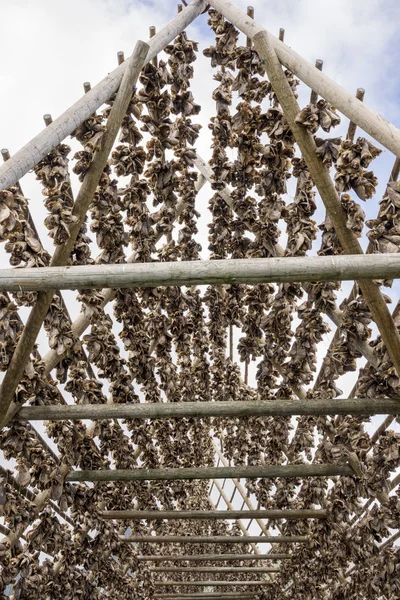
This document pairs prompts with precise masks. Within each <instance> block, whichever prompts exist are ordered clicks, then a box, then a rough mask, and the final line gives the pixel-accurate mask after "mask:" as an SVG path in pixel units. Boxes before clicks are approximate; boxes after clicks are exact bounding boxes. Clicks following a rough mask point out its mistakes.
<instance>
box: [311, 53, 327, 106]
mask: <svg viewBox="0 0 400 600" xmlns="http://www.w3.org/2000/svg"><path fill="white" fill-rule="evenodd" d="M323 65H324V62H323V61H322V60H321V59H319V58H317V60H316V61H315V68H316V69H318V71H322V67H323ZM317 100H318V94H317V92H315V91H314V90H311V96H310V104H316V102H317Z"/></svg>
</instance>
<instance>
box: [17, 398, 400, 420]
mask: <svg viewBox="0 0 400 600" xmlns="http://www.w3.org/2000/svg"><path fill="white" fill-rule="evenodd" d="M399 413H400V403H399V401H398V400H395V399H391V398H376V399H375V400H374V399H371V398H333V399H332V398H318V399H312V400H310V399H307V400H302V401H299V400H297V399H295V400H294V399H292V398H273V399H271V400H268V401H262V400H255V401H251V402H241V401H237V402H230V401H226V402H165V403H162V402H160V403H154V404H152V403H143V404H75V405H51V406H46V405H43V406H25V407H22V408H20V409H19V411H18V412H17V413H16V415H15V416H14V420H16V421H44V420H46V421H60V420H64V419H70V420H77V419H91V420H93V421H94V420H102V419H170V418H172V419H181V418H186V417H199V418H201V417H204V418H208V417H235V418H236V417H243V418H245V417H274V416H275V417H276V416H291V415H312V416H321V415H385V414H389V415H390V414H393V415H395V414H399Z"/></svg>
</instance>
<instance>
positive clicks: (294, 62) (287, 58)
mask: <svg viewBox="0 0 400 600" xmlns="http://www.w3.org/2000/svg"><path fill="white" fill-rule="evenodd" d="M209 4H211V6H213V7H214V8H215V9H216V10H218V11H219V12H220V13H221V14H222V15H223V16H224V17H225V18H226V19H228V21H230V22H231V23H232V24H233V25H235V27H237V28H238V29H240V31H242V32H243V33H244V34H245V35H246V36H247V37H250V38H252V40H253V43H255V36H256V35H257V34H262V35H265V33H266V31H265V29H264V28H263V27H261V26H260V25H258V24H257V23H256V22H255V21H253V20H252V19H250V18H249V17H248V16H247V15H246V13H245V12H243V11H242V10H240V9H239V8H236V6H235V5H234V4H233V3H232V2H230V0H210V1H209ZM268 35H269V36H270V40H271V47H272V49H273V50H274V53H276V56H277V58H278V60H279V62H280V63H282V64H283V65H284V66H285V67H286V68H287V69H289V71H291V72H292V73H293V74H294V75H296V76H297V77H298V78H299V79H301V81H303V82H304V83H306V84H307V85H308V86H309V87H310V88H311V89H312V90H314V91H315V92H316V93H317V94H318V95H319V96H321V97H322V98H325V100H328V102H330V103H331V104H332V105H333V106H335V107H336V108H337V109H338V110H340V112H342V113H343V114H344V115H346V117H348V118H349V119H350V120H351V121H353V122H354V123H355V124H356V125H358V126H359V127H361V129H363V130H364V131H366V132H367V133H369V134H370V135H371V136H372V137H373V138H374V139H376V140H377V141H378V142H380V143H381V144H383V146H385V148H387V149H388V150H390V151H391V152H393V154H395V155H396V156H400V131H399V129H398V128H397V127H395V126H394V125H392V123H389V122H388V121H386V119H384V118H383V117H382V116H381V115H379V114H378V113H377V112H375V111H374V110H372V109H371V108H369V107H368V106H366V105H365V104H363V103H362V102H360V100H358V99H357V98H354V96H353V95H352V94H350V93H349V92H347V91H346V90H345V89H344V88H342V87H341V86H340V85H338V84H337V83H336V82H335V81H333V79H330V77H328V76H327V75H325V74H324V73H323V72H321V71H319V70H318V69H316V68H315V67H314V66H313V65H312V64H311V63H309V62H308V61H307V60H305V59H304V58H303V57H302V56H300V55H299V54H297V53H296V52H295V51H294V50H292V48H290V47H289V46H287V45H286V44H284V43H282V42H281V41H280V40H278V39H277V38H276V37H275V36H273V35H272V34H268ZM269 79H270V77H269ZM271 83H272V82H271ZM280 104H281V105H282V102H281V101H280ZM282 106H283V105H282Z"/></svg>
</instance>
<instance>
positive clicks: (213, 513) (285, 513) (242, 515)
mask: <svg viewBox="0 0 400 600" xmlns="http://www.w3.org/2000/svg"><path fill="white" fill-rule="evenodd" d="M326 515H327V511H326V510H311V509H299V510H288V509H280V510H278V509H277V510H270V509H268V510H107V511H101V512H99V516H100V517H102V518H103V519H108V520H110V519H118V520H124V521H140V520H141V519H146V520H149V521H151V520H156V521H161V520H163V519H166V520H169V521H170V520H181V519H210V520H211V519H287V520H295V519H326Z"/></svg>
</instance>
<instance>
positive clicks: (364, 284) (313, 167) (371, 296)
mask: <svg viewBox="0 0 400 600" xmlns="http://www.w3.org/2000/svg"><path fill="white" fill-rule="evenodd" d="M253 42H254V47H255V49H256V50H257V52H258V54H259V55H260V57H261V58H262V59H263V60H264V65H265V70H266V73H267V75H268V79H269V81H270V82H271V85H272V88H273V89H274V92H275V93H276V95H277V98H278V101H279V103H280V105H281V107H282V110H283V114H284V116H285V118H286V120H287V122H288V125H289V127H290V129H291V131H292V133H293V135H294V137H295V139H296V142H297V144H298V146H299V148H300V151H301V154H302V156H303V158H304V161H305V163H306V165H307V167H308V169H309V171H310V174H311V177H312V179H313V181H314V183H315V185H316V187H317V189H318V191H319V194H320V196H321V199H322V201H323V203H324V205H325V208H326V211H327V213H328V215H329V217H330V219H331V221H332V225H333V227H334V229H335V232H336V234H337V237H338V239H339V242H340V244H341V246H342V248H343V250H344V252H345V254H360V255H362V254H363V251H362V248H361V246H360V243H359V241H358V239H357V237H356V236H355V234H354V232H353V231H351V230H350V229H349V228H348V227H347V215H346V212H345V211H344V209H343V207H342V205H341V202H340V198H339V196H338V193H337V191H336V189H335V186H334V184H333V181H332V179H331V177H330V173H329V170H328V168H327V167H326V166H325V165H324V164H323V162H322V160H321V159H320V158H319V156H317V154H316V152H315V142H314V139H313V136H312V135H311V133H310V132H309V131H308V130H307V129H306V128H305V127H303V126H302V125H299V124H298V123H296V117H297V115H298V114H299V112H300V107H299V104H298V102H297V100H296V97H295V95H294V94H293V91H292V89H291V87H290V85H289V82H288V80H287V78H286V76H285V74H284V73H283V71H282V66H281V64H280V62H279V59H278V56H277V54H276V52H275V49H274V46H273V44H272V42H271V38H270V37H269V35H268V34H267V33H266V32H265V31H261V32H259V33H257V34H256V35H255V36H254V38H253ZM317 72H318V73H319V71H318V70H317ZM320 75H322V73H320ZM315 89H316V88H315ZM317 91H318V90H317ZM349 98H350V99H351V101H357V102H358V103H359V105H360V107H364V106H365V105H364V104H363V103H362V102H360V101H359V100H357V99H355V98H353V96H349ZM334 104H335V103H334ZM335 106H338V105H337V104H335ZM352 120H353V121H354V122H355V123H357V120H356V119H352ZM357 124H358V123H357ZM399 133H400V132H399ZM399 149H400V148H399ZM356 279H357V281H358V284H359V286H360V289H361V292H362V295H363V297H364V300H365V302H366V304H367V306H368V308H369V309H370V311H371V315H372V318H373V320H374V321H375V323H376V325H377V327H378V329H379V332H380V334H381V336H382V340H383V342H384V344H385V346H386V349H387V351H388V354H389V356H390V358H391V360H392V362H393V365H394V367H395V369H396V372H397V375H399V376H400V335H399V332H398V331H397V328H396V326H395V324H394V322H393V319H392V316H391V314H390V312H389V309H388V307H387V304H386V302H385V300H384V297H383V295H382V294H381V292H380V289H379V287H378V285H377V284H376V283H375V282H374V281H367V280H360V279H358V278H357V277H356ZM371 279H374V278H371Z"/></svg>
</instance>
